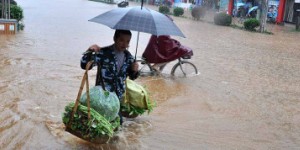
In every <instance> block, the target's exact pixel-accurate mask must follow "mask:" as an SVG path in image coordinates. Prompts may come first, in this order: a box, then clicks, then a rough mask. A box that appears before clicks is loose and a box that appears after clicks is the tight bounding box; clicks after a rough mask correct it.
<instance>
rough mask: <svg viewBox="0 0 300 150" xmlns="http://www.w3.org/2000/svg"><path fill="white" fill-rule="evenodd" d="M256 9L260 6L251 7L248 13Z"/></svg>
mask: <svg viewBox="0 0 300 150" xmlns="http://www.w3.org/2000/svg"><path fill="white" fill-rule="evenodd" d="M256 9H258V6H254V7H251V8H250V9H249V10H248V14H250V13H251V11H255V10H256Z"/></svg>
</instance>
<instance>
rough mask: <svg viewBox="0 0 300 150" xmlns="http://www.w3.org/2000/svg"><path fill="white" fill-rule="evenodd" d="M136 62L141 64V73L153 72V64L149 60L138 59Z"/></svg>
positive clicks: (149, 73)
mask: <svg viewBox="0 0 300 150" xmlns="http://www.w3.org/2000/svg"><path fill="white" fill-rule="evenodd" d="M136 62H137V63H138V64H139V74H140V75H141V76H147V75H152V74H153V69H152V68H151V65H150V64H149V63H148V62H147V61H145V60H136Z"/></svg>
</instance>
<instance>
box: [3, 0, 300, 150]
mask: <svg viewBox="0 0 300 150" xmlns="http://www.w3.org/2000/svg"><path fill="white" fill-rule="evenodd" d="M18 3H19V4H20V5H21V6H22V7H23V9H24V13H25V20H24V23H25V30H24V31H22V32H19V33H18V34H16V35H9V36H6V35H1V36H0V62H1V63H0V95H1V96H0V97H1V104H0V108H1V109H0V115H1V117H0V141H1V142H0V143H1V144H0V149H49V148H50V147H51V149H187V148H188V149H299V148H300V142H299V141H300V134H299V133H300V126H299V124H300V112H299V109H298V108H299V107H300V104H299V98H300V90H299V89H300V67H299V64H300V52H299V44H298V43H299V37H300V34H299V33H297V32H291V30H292V29H291V28H290V27H289V26H270V28H269V29H270V30H271V32H274V33H275V34H274V35H266V34H259V33H251V32H245V31H241V30H238V29H233V28H228V27H220V26H215V25H213V24H211V23H209V22H203V21H192V20H190V19H188V18H179V17H173V19H174V21H175V23H176V24H177V25H178V26H179V27H180V29H182V31H183V33H184V34H185V35H186V36H187V38H180V37H174V38H176V39H178V40H179V41H180V42H181V43H182V44H183V45H187V46H189V47H191V48H192V49H193V50H194V56H193V58H192V59H191V60H190V61H192V62H193V63H194V64H195V65H196V66H197V68H198V70H199V72H201V74H200V75H198V76H194V77H190V78H180V79H173V78H170V77H169V76H168V75H169V70H170V69H171V67H172V63H171V64H170V65H167V68H166V72H164V75H163V76H152V77H141V78H139V79H138V80H137V81H138V82H139V83H141V84H143V85H145V86H146V88H147V89H148V90H149V91H150V93H151V98H153V99H154V100H156V102H157V107H156V108H155V109H154V111H153V112H152V113H150V115H144V116H140V117H138V118H136V119H126V121H125V123H124V125H123V128H122V129H121V130H120V131H119V132H118V133H117V134H116V135H115V136H114V138H112V139H111V141H110V142H109V143H108V144H102V145H94V144H90V143H88V142H85V141H82V140H80V139H78V138H76V137H74V136H73V135H70V134H69V133H67V132H65V131H64V125H63V124H62V121H61V114H62V112H63V110H64V106H65V105H66V104H68V103H69V102H72V101H75V98H76V96H77V92H78V90H79V85H80V81H81V78H82V75H83V70H81V69H80V67H79V59H80V57H81V53H82V52H83V51H84V50H86V48H87V47H88V46H89V45H91V44H93V43H99V44H101V46H105V45H109V44H111V43H112V41H113V40H112V35H113V32H114V31H113V30H112V29H109V28H108V27H105V26H103V25H100V24H96V23H91V22H88V21H87V20H88V19H90V18H92V17H94V16H96V15H98V14H100V13H103V12H105V11H107V10H110V9H112V8H116V7H117V6H116V5H110V4H102V3H96V2H92V1H79V0H65V1H58V0H52V1H33V0H28V1H19V2H18ZM132 5H133V4H132ZM74 10H76V12H77V11H78V12H80V13H74ZM136 35H137V33H136V32H133V38H132V39H133V40H132V41H131V43H130V45H131V47H130V51H131V52H132V53H134V51H135V44H136V41H135V40H136ZM149 37H150V35H148V34H141V35H140V40H139V49H138V55H141V53H142V51H143V49H144V48H145V46H146V44H147V41H148V39H149ZM173 64H174V63H173ZM90 76H91V79H90V81H91V84H92V83H93V79H94V78H95V70H92V71H91V73H90Z"/></svg>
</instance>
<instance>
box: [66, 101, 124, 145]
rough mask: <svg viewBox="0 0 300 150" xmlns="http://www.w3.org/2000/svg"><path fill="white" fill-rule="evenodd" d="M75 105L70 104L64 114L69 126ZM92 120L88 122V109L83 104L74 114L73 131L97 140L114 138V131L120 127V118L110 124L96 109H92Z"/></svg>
mask: <svg viewBox="0 0 300 150" xmlns="http://www.w3.org/2000/svg"><path fill="white" fill-rule="evenodd" d="M73 107H74V103H73V102H72V103H70V104H69V105H67V106H66V107H65V112H64V113H63V118H62V120H63V123H64V124H65V125H68V123H69V121H70V117H71V113H72V110H73ZM90 114H91V118H90V120H88V108H87V107H86V106H83V105H81V104H79V105H78V108H77V111H76V112H75V114H74V118H73V121H72V122H71V129H72V130H74V131H77V132H80V134H81V135H84V137H86V138H91V139H93V138H96V137H101V136H109V137H112V136H113V134H114V129H115V128H117V127H119V126H120V118H119V117H117V118H116V119H115V120H113V121H112V122H109V121H108V120H107V119H105V118H104V117H103V116H102V115H100V114H99V113H98V112H96V111H95V110H94V109H92V108H91V109H90Z"/></svg>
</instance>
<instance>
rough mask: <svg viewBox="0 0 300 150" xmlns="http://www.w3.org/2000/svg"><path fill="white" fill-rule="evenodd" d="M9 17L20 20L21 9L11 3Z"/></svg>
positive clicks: (0, 12)
mask: <svg viewBox="0 0 300 150" xmlns="http://www.w3.org/2000/svg"><path fill="white" fill-rule="evenodd" d="M0 16H2V4H0ZM10 18H11V19H16V20H18V21H20V20H22V19H23V18H24V16H23V9H22V8H21V7H20V6H18V5H14V4H11V5H10Z"/></svg>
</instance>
